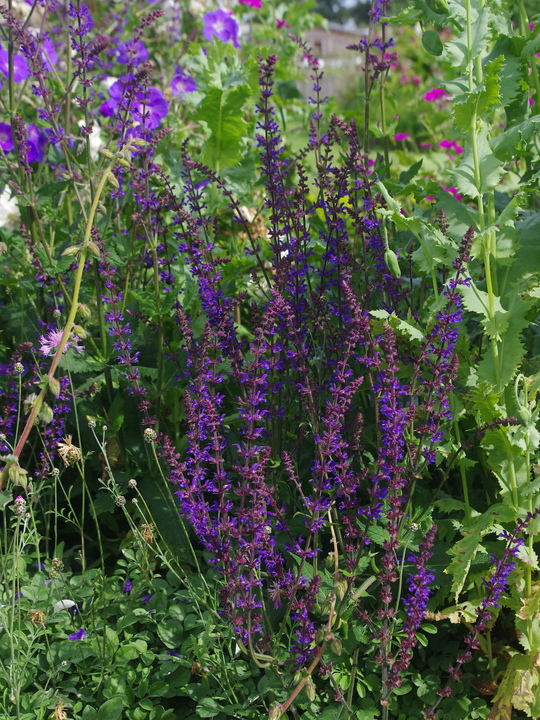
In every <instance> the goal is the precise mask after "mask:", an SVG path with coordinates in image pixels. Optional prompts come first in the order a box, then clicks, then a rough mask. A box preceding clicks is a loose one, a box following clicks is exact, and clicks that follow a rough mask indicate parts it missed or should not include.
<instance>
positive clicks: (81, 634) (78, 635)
mask: <svg viewBox="0 0 540 720" xmlns="http://www.w3.org/2000/svg"><path fill="white" fill-rule="evenodd" d="M85 637H86V630H85V629H84V628H79V629H78V630H77V631H75V632H74V633H71V635H68V640H84V638H85Z"/></svg>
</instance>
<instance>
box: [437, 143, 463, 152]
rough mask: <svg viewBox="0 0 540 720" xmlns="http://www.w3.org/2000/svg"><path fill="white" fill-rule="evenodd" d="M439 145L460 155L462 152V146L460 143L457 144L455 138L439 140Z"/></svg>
mask: <svg viewBox="0 0 540 720" xmlns="http://www.w3.org/2000/svg"><path fill="white" fill-rule="evenodd" d="M439 147H442V148H444V149H445V150H453V151H454V152H455V153H456V155H460V154H461V153H462V152H463V148H462V147H461V145H458V144H457V142H456V141H455V140H441V142H440V143H439Z"/></svg>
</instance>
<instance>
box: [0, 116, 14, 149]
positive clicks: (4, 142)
mask: <svg viewBox="0 0 540 720" xmlns="http://www.w3.org/2000/svg"><path fill="white" fill-rule="evenodd" d="M0 147H1V148H2V150H3V151H4V152H5V153H8V152H9V151H10V150H13V133H12V132H11V125H8V123H0Z"/></svg>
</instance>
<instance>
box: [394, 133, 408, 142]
mask: <svg viewBox="0 0 540 720" xmlns="http://www.w3.org/2000/svg"><path fill="white" fill-rule="evenodd" d="M410 137H411V135H410V133H396V134H395V135H394V140H395V141H396V142H400V141H401V140H408V139H409V138H410Z"/></svg>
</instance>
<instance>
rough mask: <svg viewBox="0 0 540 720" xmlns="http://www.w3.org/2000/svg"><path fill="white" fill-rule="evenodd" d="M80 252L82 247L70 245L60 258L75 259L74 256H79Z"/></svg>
mask: <svg viewBox="0 0 540 720" xmlns="http://www.w3.org/2000/svg"><path fill="white" fill-rule="evenodd" d="M80 252H81V246H80V245H70V246H69V247H67V248H66V249H65V250H64V252H63V253H62V254H61V256H60V257H73V256H74V255H78V254H79V253H80Z"/></svg>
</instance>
